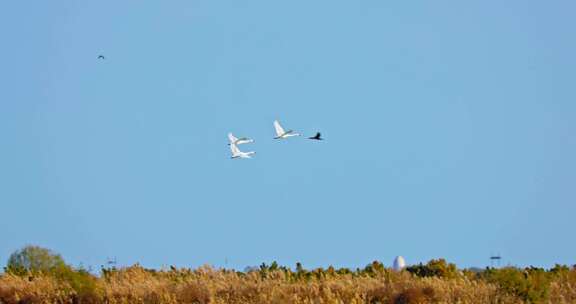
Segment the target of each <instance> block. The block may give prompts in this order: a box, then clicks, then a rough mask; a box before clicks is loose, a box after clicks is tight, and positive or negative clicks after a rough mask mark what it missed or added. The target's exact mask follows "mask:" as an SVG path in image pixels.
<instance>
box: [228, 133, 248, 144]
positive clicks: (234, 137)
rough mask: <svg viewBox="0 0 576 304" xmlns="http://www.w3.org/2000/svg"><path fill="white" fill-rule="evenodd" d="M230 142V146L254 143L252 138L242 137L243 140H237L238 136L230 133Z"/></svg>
mask: <svg viewBox="0 0 576 304" xmlns="http://www.w3.org/2000/svg"><path fill="white" fill-rule="evenodd" d="M228 140H230V143H229V144H228V145H232V144H233V145H242V144H249V143H251V142H254V140H253V139H250V138H246V137H241V138H236V136H234V135H233V134H232V133H228Z"/></svg>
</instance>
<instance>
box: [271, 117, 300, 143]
mask: <svg viewBox="0 0 576 304" xmlns="http://www.w3.org/2000/svg"><path fill="white" fill-rule="evenodd" d="M274 129H275V130H276V137H274V139H284V138H288V137H292V136H300V134H298V133H294V131H292V130H288V131H284V128H282V126H281V125H280V123H279V122H278V121H277V120H275V121H274Z"/></svg>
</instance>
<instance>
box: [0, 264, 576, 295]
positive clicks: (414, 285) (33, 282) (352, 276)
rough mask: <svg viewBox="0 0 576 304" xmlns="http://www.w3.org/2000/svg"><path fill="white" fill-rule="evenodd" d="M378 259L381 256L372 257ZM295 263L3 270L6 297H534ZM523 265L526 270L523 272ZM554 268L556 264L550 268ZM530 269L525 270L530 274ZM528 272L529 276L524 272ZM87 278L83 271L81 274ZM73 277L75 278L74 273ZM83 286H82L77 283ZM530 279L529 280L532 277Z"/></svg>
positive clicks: (573, 289) (570, 290)
mask: <svg viewBox="0 0 576 304" xmlns="http://www.w3.org/2000/svg"><path fill="white" fill-rule="evenodd" d="M373 265H375V266H378V264H373ZM379 265H380V266H378V267H371V268H369V267H367V268H366V269H363V270H360V269H359V270H356V271H350V270H346V269H340V270H335V269H333V268H329V269H327V270H323V269H316V270H312V271H306V270H298V271H292V270H290V269H288V268H284V267H277V266H274V265H273V267H270V266H266V265H263V266H261V268H260V269H259V270H255V271H251V272H247V273H243V272H236V271H232V270H223V269H213V268H211V267H209V266H203V267H200V268H198V269H187V268H182V269H176V268H171V269H170V270H150V269H145V268H143V267H141V266H138V265H135V266H131V267H126V268H121V269H104V270H103V272H102V274H101V275H100V276H93V277H91V278H90V282H91V283H90V284H78V283H76V282H74V281H73V280H75V279H77V277H73V278H72V279H61V278H59V277H57V276H53V275H50V274H37V275H33V276H27V275H13V274H9V273H8V274H3V275H0V303H1V304H17V303H18V304H20V303H74V304H75V303H110V304H115V303H118V304H121V303H122V304H132V303H158V304H160V303H211V304H219V303H237V304H244V303H246V304H248V303H250V304H258V303H279V304H282V303H294V304H299V303H308V304H312V303H325V304H331V303H334V304H336V303H347V304H348V303H351V304H353V303H390V304H396V303H470V304H475V303H478V304H480V303H482V304H484V303H500V304H508V303H533V302H534V301H533V300H530V299H528V300H527V299H526V298H523V294H522V293H515V291H514V290H513V289H510V288H511V287H510V286H508V285H506V284H502V282H500V281H498V280H505V279H503V277H502V276H498V277H497V278H496V279H494V278H488V277H486V276H488V275H490V274H477V275H476V274H471V273H462V272H459V274H458V275H451V276H450V277H441V276H418V275H415V274H412V273H410V272H407V271H403V272H394V271H392V270H390V269H387V268H384V267H382V266H381V264H379ZM520 273H522V272H520ZM546 273H551V272H546ZM529 275H530V274H526V277H527V279H530V278H529ZM523 277H524V276H523ZM78 278H81V279H82V280H85V279H86V278H85V277H84V276H82V277H78ZM71 280H72V281H71ZM548 284H549V285H548V286H549V291H548V292H547V293H545V297H546V298H538V300H536V302H537V301H540V302H541V303H558V304H563V303H576V270H575V269H567V270H565V271H562V272H560V273H554V274H553V275H552V274H551V275H550V277H549V280H548ZM77 286H81V287H82V288H78V287H77ZM527 286H530V285H527Z"/></svg>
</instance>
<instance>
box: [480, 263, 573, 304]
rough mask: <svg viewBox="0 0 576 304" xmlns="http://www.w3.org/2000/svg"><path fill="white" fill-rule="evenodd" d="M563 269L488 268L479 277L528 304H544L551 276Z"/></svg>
mask: <svg viewBox="0 0 576 304" xmlns="http://www.w3.org/2000/svg"><path fill="white" fill-rule="evenodd" d="M563 269H564V268H563V267H556V268H554V269H552V270H551V271H546V270H544V269H542V268H537V267H527V268H525V269H520V268H516V267H504V268H500V269H495V268H489V269H487V270H486V271H485V272H484V273H482V274H481V277H483V278H484V279H486V280H487V281H488V282H491V283H495V284H496V285H498V286H499V287H500V288H501V289H502V290H504V291H506V292H508V293H510V294H513V295H515V296H517V297H519V298H521V299H522V300H524V301H526V302H528V303H545V302H546V299H547V298H548V289H549V287H550V282H551V281H552V278H553V276H554V275H555V273H556V272H558V271H560V270H563Z"/></svg>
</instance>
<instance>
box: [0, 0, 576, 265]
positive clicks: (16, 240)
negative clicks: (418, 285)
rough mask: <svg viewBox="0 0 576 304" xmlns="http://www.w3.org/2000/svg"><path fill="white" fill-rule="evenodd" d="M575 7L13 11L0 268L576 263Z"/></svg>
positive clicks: (53, 7) (8, 36)
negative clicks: (245, 140)
mask: <svg viewBox="0 0 576 304" xmlns="http://www.w3.org/2000/svg"><path fill="white" fill-rule="evenodd" d="M575 11H576V2H574V1H568V0H565V1H555V0H553V1H535V0H510V1H497V0H485V1H459V0H451V1H335V0H329V1H328V0H325V1H324V0H320V1H304V0H293V1H266V0H261V1H253V0H247V1H212V0H211V1H195V0H186V1H184V0H180V1H176V0H175V1H136V0H130V1H128V0H124V1H117V0H110V1H3V2H2V3H1V4H0V34H1V35H0V37H1V41H2V43H1V45H0V63H1V64H0V83H1V85H0V264H2V265H3V264H4V263H5V262H4V261H6V260H7V258H8V256H9V254H10V253H11V252H13V251H14V250H16V249H19V248H20V247H22V246H24V245H26V244H36V245H40V246H45V247H48V248H51V249H53V250H55V251H57V252H59V253H61V254H62V255H63V256H64V257H65V259H66V260H67V261H68V262H70V263H73V264H75V265H78V264H80V263H82V264H84V265H91V266H94V267H98V265H101V264H103V263H104V262H105V260H106V258H107V257H116V258H117V260H118V263H119V264H121V265H128V264H132V263H136V262H140V263H141V264H142V265H144V266H148V267H161V266H163V265H171V264H173V265H177V266H191V267H196V266H199V265H202V264H212V265H215V266H225V263H226V261H227V263H228V264H227V266H228V267H236V268H239V269H242V268H244V267H245V266H250V265H257V264H260V263H262V262H271V261H273V260H277V261H278V262H279V263H281V264H286V265H294V264H295V263H296V262H297V261H300V262H302V263H303V265H304V266H305V267H316V266H327V265H329V264H332V265H335V266H347V267H357V266H364V265H366V264H367V263H369V262H371V261H372V260H375V259H377V260H382V261H384V262H385V263H386V264H388V265H390V264H391V262H392V259H393V258H394V256H396V255H403V256H404V257H405V258H406V260H407V262H408V263H416V262H420V261H423V262H425V261H427V260H429V259H431V258H437V257H444V258H446V259H447V260H449V261H451V262H455V263H457V264H458V265H459V266H462V267H467V266H480V267H482V266H486V265H489V259H488V257H489V256H490V254H492V253H500V254H501V255H502V256H503V262H504V263H506V264H508V263H510V264H514V265H521V266H522V265H530V264H532V265H539V266H545V267H548V266H551V265H553V264H554V263H564V264H576V243H575V242H574V231H576V222H575V221H574V214H575V213H576V204H575V203H576V201H575V199H576V160H575V156H576V119H575V118H576V86H575V80H576V59H575V54H576V39H575V37H576V19H575V18H574V12H575ZM100 54H103V55H104V56H106V60H98V59H97V57H98V55H100ZM274 119H279V120H280V121H282V122H283V124H284V125H285V126H286V127H287V128H291V129H294V130H296V131H300V132H303V133H304V134H306V135H308V136H310V135H312V134H313V133H314V132H316V131H321V132H322V133H323V135H324V137H325V138H326V140H325V141H324V142H314V141H310V140H306V139H304V138H291V139H290V140H287V141H283V142H279V141H274V140H273V139H272V137H273V128H272V121H273V120H274ZM229 131H232V132H234V133H235V134H237V135H239V136H249V137H252V138H254V139H255V140H256V142H255V143H253V144H250V145H245V146H242V149H243V150H255V151H256V152H257V155H256V157H255V158H254V159H250V160H231V159H229V156H230V155H229V149H228V147H227V145H226V144H227V138H226V134H227V133H228V132H229Z"/></svg>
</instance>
